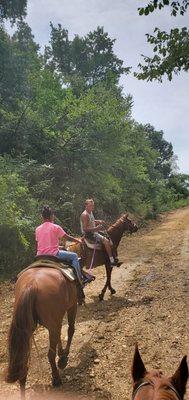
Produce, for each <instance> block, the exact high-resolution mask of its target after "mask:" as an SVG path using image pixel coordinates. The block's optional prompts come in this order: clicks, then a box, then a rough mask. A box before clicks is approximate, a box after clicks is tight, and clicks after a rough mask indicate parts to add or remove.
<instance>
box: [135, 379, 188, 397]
mask: <svg viewBox="0 0 189 400" xmlns="http://www.w3.org/2000/svg"><path fill="white" fill-rule="evenodd" d="M147 385H151V386H152V387H153V388H154V384H153V382H147V381H146V382H142V383H141V384H140V385H139V386H138V387H137V388H136V389H135V390H134V392H133V395H132V400H134V398H135V396H136V394H137V393H138V391H139V390H140V389H141V388H142V387H143V386H147ZM167 389H170V390H172V391H173V392H174V393H175V394H176V396H177V399H178V400H182V398H181V397H180V395H179V393H178V392H177V390H176V389H175V388H174V387H173V386H172V385H171V384H170V385H167Z"/></svg>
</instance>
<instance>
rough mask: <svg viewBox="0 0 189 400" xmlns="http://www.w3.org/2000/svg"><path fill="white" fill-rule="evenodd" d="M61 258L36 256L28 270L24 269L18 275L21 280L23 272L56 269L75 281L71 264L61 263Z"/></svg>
mask: <svg viewBox="0 0 189 400" xmlns="http://www.w3.org/2000/svg"><path fill="white" fill-rule="evenodd" d="M61 261H62V260H60V259H59V258H57V257H55V256H50V255H48V256H36V257H35V261H34V262H33V263H32V264H30V265H29V266H28V267H27V268H24V269H23V270H22V271H21V272H20V273H19V274H18V275H17V278H19V277H20V276H21V275H22V274H23V272H25V271H27V270H28V269H30V268H43V267H48V268H55V269H57V270H58V271H60V272H61V273H62V275H64V276H65V277H66V278H67V279H68V280H69V281H72V282H73V281H75V280H76V276H75V274H74V271H73V268H72V267H71V265H70V263H69V262H67V261H64V263H63V262H61Z"/></svg>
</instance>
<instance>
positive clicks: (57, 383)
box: [52, 377, 62, 387]
mask: <svg viewBox="0 0 189 400" xmlns="http://www.w3.org/2000/svg"><path fill="white" fill-rule="evenodd" d="M52 385H53V387H58V386H61V385H62V381H61V379H60V377H56V378H53V380H52Z"/></svg>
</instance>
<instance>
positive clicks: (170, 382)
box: [132, 346, 188, 400]
mask: <svg viewBox="0 0 189 400" xmlns="http://www.w3.org/2000/svg"><path fill="white" fill-rule="evenodd" d="M132 378H133V395H132V400H144V399H145V400H183V398H184V394H185V391H186V383H187V380H188V366H187V361H186V356H185V357H183V359H182V361H181V363H180V365H179V367H178V369H177V370H176V372H175V373H174V375H172V376H171V377H166V376H164V375H163V374H162V372H161V371H158V370H153V371H150V372H148V371H147V370H146V368H145V366H144V363H143V361H142V358H141V356H140V353H139V350H138V347H137V346H136V348H135V354H134V359H133V365H132Z"/></svg>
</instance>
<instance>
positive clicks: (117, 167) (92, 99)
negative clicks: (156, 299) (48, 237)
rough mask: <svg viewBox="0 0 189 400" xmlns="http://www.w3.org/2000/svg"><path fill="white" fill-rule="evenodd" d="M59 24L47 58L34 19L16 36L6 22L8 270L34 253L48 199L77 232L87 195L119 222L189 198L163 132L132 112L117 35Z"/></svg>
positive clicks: (1, 190) (3, 99)
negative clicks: (71, 30) (71, 31)
mask: <svg viewBox="0 0 189 400" xmlns="http://www.w3.org/2000/svg"><path fill="white" fill-rule="evenodd" d="M51 29H52V32H51V41H50V46H49V48H48V49H46V51H45V55H44V57H43V56H42V55H41V54H39V50H38V45H37V44H36V43H35V41H34V38H33V35H32V32H31V29H30V28H29V27H28V25H27V24H26V23H24V22H20V23H19V24H18V25H17V31H16V32H15V33H14V35H13V36H12V37H10V36H9V35H8V34H7V33H6V31H5V30H4V28H3V27H1V29H0V55H1V57H0V74H1V77H2V79H1V80H0V93H1V94H0V122H1V124H0V201H1V204H2V205H3V206H2V207H1V210H0V220H1V223H0V243H1V248H0V260H1V267H0V268H1V273H2V274H5V272H7V273H10V272H12V271H15V270H17V269H18V270H20V269H21V268H22V267H23V266H26V265H27V263H29V262H30V261H31V259H32V257H33V255H34V252H35V243H34V230H35V227H36V225H39V223H40V209H41V208H42V205H43V204H48V203H49V204H50V205H51V206H52V207H53V208H54V209H55V210H56V215H57V222H58V223H60V224H62V225H63V226H64V228H65V229H66V230H67V231H68V232H70V233H71V232H72V233H73V232H76V231H77V232H79V229H80V228H79V215H80V213H81V211H82V209H83V204H84V200H85V199H86V198H87V197H93V198H94V199H95V203H96V206H97V209H98V215H99V217H100V216H101V217H102V218H108V219H109V220H112V219H115V218H116V217H117V216H118V215H119V214H120V212H125V211H127V210H128V211H132V212H133V213H138V214H139V215H141V216H143V217H146V216H148V217H149V216H151V217H152V216H155V215H156V214H157V213H158V212H159V211H160V210H162V208H163V209H168V208H169V207H170V205H173V204H174V203H175V201H178V199H179V201H181V200H182V199H186V198H187V196H188V186H187V180H188V177H187V176H184V175H178V174H174V173H173V171H174V165H173V160H174V153H173V148H172V145H171V143H168V142H167V141H166V140H165V139H164V134H163V132H162V131H156V130H155V128H154V127H152V126H150V125H142V124H138V123H137V122H136V121H133V119H132V98H131V96H124V95H123V93H122V90H121V88H120V87H119V85H118V80H119V77H120V75H121V74H122V73H126V72H128V71H126V70H125V68H124V67H123V63H122V61H121V60H119V59H118V58H117V56H116V55H115V54H114V52H113V44H114V40H111V39H110V38H109V36H108V34H107V33H104V31H103V29H102V28H97V30H96V31H94V32H90V33H89V34H88V35H86V36H85V37H83V38H81V37H79V36H76V37H75V38H74V39H73V40H72V41H70V40H69V38H68V32H67V31H66V30H64V29H62V27H61V26H58V28H54V27H53V25H51Z"/></svg>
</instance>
